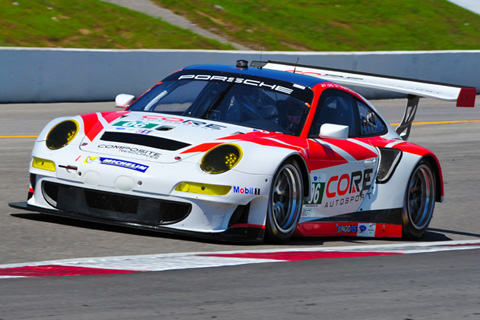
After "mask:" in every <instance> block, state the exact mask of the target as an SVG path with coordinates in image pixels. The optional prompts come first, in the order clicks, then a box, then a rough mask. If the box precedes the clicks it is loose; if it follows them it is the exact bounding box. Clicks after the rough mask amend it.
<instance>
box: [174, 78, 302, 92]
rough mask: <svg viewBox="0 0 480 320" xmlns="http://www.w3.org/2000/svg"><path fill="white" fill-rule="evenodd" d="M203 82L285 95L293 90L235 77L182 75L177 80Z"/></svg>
mask: <svg viewBox="0 0 480 320" xmlns="http://www.w3.org/2000/svg"><path fill="white" fill-rule="evenodd" d="M187 79H190V80H203V81H222V82H230V83H231V82H233V83H239V84H245V85H248V86H254V87H258V88H268V89H270V90H274V91H279V92H282V93H285V94H292V92H293V89H290V88H287V87H284V86H280V85H276V84H267V83H265V82H263V81H259V80H253V79H243V78H236V77H225V76H215V75H209V74H184V75H181V76H180V77H179V78H178V80H187Z"/></svg>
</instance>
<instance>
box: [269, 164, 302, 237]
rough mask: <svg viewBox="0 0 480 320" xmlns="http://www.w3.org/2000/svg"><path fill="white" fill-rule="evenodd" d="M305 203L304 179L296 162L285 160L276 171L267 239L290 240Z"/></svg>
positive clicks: (271, 192) (272, 188)
mask: <svg viewBox="0 0 480 320" xmlns="http://www.w3.org/2000/svg"><path fill="white" fill-rule="evenodd" d="M302 205H303V181H302V175H301V173H300V169H299V168H298V166H297V165H296V164H295V163H294V162H285V163H283V164H282V165H281V166H280V169H279V170H278V171H277V172H276V174H275V176H274V178H273V182H272V187H271V190H270V196H269V201H268V209H267V221H266V235H267V239H268V240H270V241H272V242H276V243H281V242H285V241H287V240H289V239H290V238H291V237H292V235H293V233H294V232H295V229H296V228H297V224H298V221H299V220H300V215H301V213H302Z"/></svg>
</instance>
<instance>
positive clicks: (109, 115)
mask: <svg viewBox="0 0 480 320" xmlns="http://www.w3.org/2000/svg"><path fill="white" fill-rule="evenodd" d="M127 113H130V111H110V112H102V113H101V115H102V117H103V118H104V119H105V120H106V121H107V122H108V123H112V122H113V121H115V120H117V119H118V118H120V117H121V116H123V115H125V114H127Z"/></svg>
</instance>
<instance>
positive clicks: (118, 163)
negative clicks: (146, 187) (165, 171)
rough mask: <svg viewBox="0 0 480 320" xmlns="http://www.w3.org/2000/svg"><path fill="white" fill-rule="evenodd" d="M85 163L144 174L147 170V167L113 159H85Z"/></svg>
mask: <svg viewBox="0 0 480 320" xmlns="http://www.w3.org/2000/svg"><path fill="white" fill-rule="evenodd" d="M85 163H100V164H106V165H109V166H115V167H121V168H125V169H130V170H135V171H138V172H142V173H144V172H145V171H147V169H148V166H146V165H143V164H140V163H136V162H130V161H125V160H119V159H113V158H104V157H87V158H86V159H85Z"/></svg>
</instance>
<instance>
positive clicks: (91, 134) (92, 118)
mask: <svg viewBox="0 0 480 320" xmlns="http://www.w3.org/2000/svg"><path fill="white" fill-rule="evenodd" d="M81 117H82V119H83V127H84V131H85V135H86V136H87V138H88V139H90V141H93V139H95V137H96V136H97V134H99V133H100V131H102V129H103V126H102V124H101V123H100V121H98V116H97V114H96V113H89V114H83V115H81Z"/></svg>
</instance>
